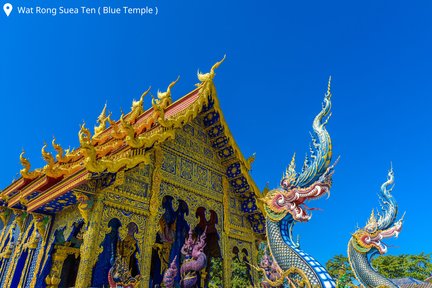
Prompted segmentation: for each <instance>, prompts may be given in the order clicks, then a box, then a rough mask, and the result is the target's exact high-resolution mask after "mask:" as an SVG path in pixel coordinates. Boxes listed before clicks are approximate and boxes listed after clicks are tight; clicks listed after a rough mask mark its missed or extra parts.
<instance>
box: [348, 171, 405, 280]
mask: <svg viewBox="0 0 432 288" xmlns="http://www.w3.org/2000/svg"><path fill="white" fill-rule="evenodd" d="M393 182H394V173H393V169H390V171H389V173H388V178H387V181H386V182H384V184H382V186H381V193H380V195H379V198H380V200H381V209H382V214H379V217H378V220H377V219H376V217H375V213H374V211H373V210H372V214H371V216H370V218H369V221H368V222H367V224H366V226H365V227H364V228H362V229H358V230H357V231H356V232H355V233H354V234H353V236H352V237H351V239H350V240H349V243H348V259H349V262H350V264H351V268H352V270H353V272H354V274H355V277H356V278H357V280H358V281H359V282H360V283H361V284H362V285H363V286H364V287H374V288H375V287H389V288H393V287H398V286H396V285H395V284H394V283H393V282H391V281H390V280H389V279H386V278H385V277H383V276H382V275H380V274H378V272H377V271H376V270H375V269H373V268H372V266H371V263H370V262H371V257H373V256H374V255H376V254H378V253H379V254H384V253H386V252H387V246H386V245H385V244H384V243H383V242H382V239H384V238H390V237H393V236H395V237H397V236H398V235H399V232H400V231H401V229H402V219H400V220H398V221H395V220H396V216H397V212H398V206H397V204H396V201H395V200H394V198H393V196H392V195H391V191H392V189H393V187H389V186H390V185H392V184H393Z"/></svg>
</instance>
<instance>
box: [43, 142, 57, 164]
mask: <svg viewBox="0 0 432 288" xmlns="http://www.w3.org/2000/svg"><path fill="white" fill-rule="evenodd" d="M47 146H48V144H47V143H46V142H45V141H44V145H43V146H42V149H41V152H42V158H43V159H44V160H45V162H46V163H47V166H48V167H49V168H50V167H52V166H53V165H54V163H55V160H54V157H53V156H52V154H51V153H50V152H47V151H46V148H47Z"/></svg>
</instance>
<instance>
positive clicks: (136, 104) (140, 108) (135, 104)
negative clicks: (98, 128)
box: [122, 86, 151, 124]
mask: <svg viewBox="0 0 432 288" xmlns="http://www.w3.org/2000/svg"><path fill="white" fill-rule="evenodd" d="M150 89H151V86H150V87H149V88H148V89H147V90H146V91H144V92H143V93H142V94H141V97H140V99H139V100H138V101H135V100H133V101H132V107H131V113H130V115H129V117H128V119H129V121H130V122H131V123H132V124H133V123H135V121H136V119H137V118H138V116H140V115H141V114H142V113H143V112H144V97H145V96H146V95H147V94H148V93H149V92H150ZM122 113H123V112H122Z"/></svg>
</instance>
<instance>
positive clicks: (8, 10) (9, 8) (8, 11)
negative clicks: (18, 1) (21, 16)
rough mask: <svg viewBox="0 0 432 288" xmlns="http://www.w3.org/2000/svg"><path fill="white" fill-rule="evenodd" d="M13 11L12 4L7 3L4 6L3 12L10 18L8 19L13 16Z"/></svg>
mask: <svg viewBox="0 0 432 288" xmlns="http://www.w3.org/2000/svg"><path fill="white" fill-rule="evenodd" d="M12 9H13V7H12V4H10V3H6V4H4V5H3V11H4V12H5V13H6V16H8V17H9V15H10V14H11V12H12Z"/></svg>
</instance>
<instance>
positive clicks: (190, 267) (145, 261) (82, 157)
mask: <svg viewBox="0 0 432 288" xmlns="http://www.w3.org/2000/svg"><path fill="white" fill-rule="evenodd" d="M221 62H222V61H221ZM221 62H218V63H216V64H215V65H214V66H213V67H212V68H211V70H210V72H209V73H206V74H199V75H198V78H199V81H200V82H199V83H198V84H197V88H196V89H195V90H193V91H191V92H190V93H188V94H187V95H186V96H184V97H182V98H180V99H179V100H177V101H175V102H173V101H172V98H171V89H172V88H173V86H174V85H175V83H176V81H174V82H173V83H171V84H170V85H169V86H168V88H167V90H166V92H158V95H157V98H155V99H153V100H152V105H151V107H148V109H144V107H143V99H144V97H145V96H146V94H147V93H148V92H149V91H146V92H145V93H144V94H143V95H142V96H141V98H140V99H139V101H133V103H132V108H131V111H130V112H129V113H128V114H125V115H122V116H121V117H120V119H119V120H113V119H111V116H110V114H109V113H108V112H107V111H106V107H104V109H103V111H102V113H101V114H100V116H99V117H98V119H97V126H96V127H94V129H91V130H92V131H90V129H89V128H87V127H86V125H85V124H83V125H82V127H81V129H80V131H79V133H78V136H79V143H80V147H79V148H77V149H75V150H63V148H62V147H61V145H60V144H59V143H56V141H55V140H53V142H52V146H53V147H52V148H51V147H48V145H46V144H45V145H44V146H43V147H42V156H43V158H44V160H45V161H46V165H45V166H44V167H42V168H39V169H32V168H31V166H30V162H29V160H28V159H27V158H26V156H25V154H24V152H23V153H22V154H21V156H20V160H21V163H22V165H23V169H22V170H21V177H20V178H19V179H18V180H16V181H14V182H13V183H12V184H11V185H10V186H8V187H6V188H5V189H4V190H3V191H2V192H1V194H0V195H1V207H0V218H1V221H0V229H1V233H0V287H50V288H54V287H180V286H181V287H236V285H237V287H239V286H238V284H236V283H235V281H238V278H239V277H240V278H241V277H242V280H241V281H243V282H241V283H243V284H242V285H244V283H245V281H246V283H249V284H250V285H249V284H248V285H249V286H253V285H254V283H258V282H259V279H258V278H259V276H258V273H257V272H256V271H255V270H254V269H253V268H251V267H252V266H258V264H257V260H256V259H257V254H258V248H257V247H258V244H259V242H260V241H262V240H264V238H265V223H264V222H265V220H264V216H263V214H262V213H261V210H260V209H259V207H258V205H260V204H259V203H258V202H259V201H257V197H258V195H259V193H260V191H259V190H258V188H257V186H256V184H255V183H254V181H253V180H252V178H251V176H250V174H249V170H250V168H251V164H252V161H253V158H252V157H251V158H248V159H246V158H245V157H243V155H242V153H241V152H240V150H239V148H238V146H237V144H236V143H235V141H234V139H233V137H232V135H231V133H230V131H229V128H228V126H227V124H226V122H225V119H224V117H223V114H222V111H221V109H220V106H219V102H218V98H217V95H216V89H215V86H214V83H213V78H214V76H215V69H216V68H217V67H218V66H219V65H220V64H221Z"/></svg>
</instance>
